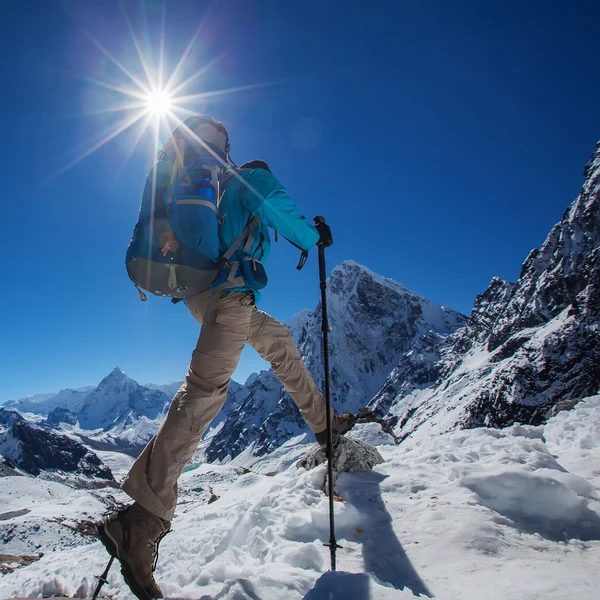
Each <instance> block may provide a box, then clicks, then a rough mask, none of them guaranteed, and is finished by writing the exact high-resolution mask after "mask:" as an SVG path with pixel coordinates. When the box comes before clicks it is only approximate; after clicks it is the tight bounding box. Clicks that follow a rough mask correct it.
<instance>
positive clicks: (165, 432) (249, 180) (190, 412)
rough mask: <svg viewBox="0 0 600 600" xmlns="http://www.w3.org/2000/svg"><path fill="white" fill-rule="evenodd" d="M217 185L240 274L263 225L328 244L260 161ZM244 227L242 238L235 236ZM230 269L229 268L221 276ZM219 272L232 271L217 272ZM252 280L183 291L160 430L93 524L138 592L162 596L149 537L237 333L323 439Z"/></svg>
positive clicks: (199, 124)
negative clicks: (182, 333)
mask: <svg viewBox="0 0 600 600" xmlns="http://www.w3.org/2000/svg"><path fill="white" fill-rule="evenodd" d="M195 119H196V121H194V122H193V132H194V134H195V135H197V136H199V137H200V139H201V140H202V145H203V146H207V147H208V148H209V149H210V150H211V151H212V152H211V154H216V155H218V156H219V158H220V159H221V160H222V161H225V162H227V161H228V160H229V136H228V132H227V130H226V129H225V127H224V126H223V124H222V123H219V122H215V121H214V120H212V119H211V118H210V117H195ZM188 121H189V120H186V122H185V123H188ZM190 127H192V125H190ZM186 159H187V158H186V157H183V158H182V159H181V160H186ZM171 185H173V178H171ZM223 187H224V193H223V196H222V200H221V202H220V204H219V209H218V212H219V215H220V226H219V229H218V236H219V245H220V249H219V252H220V254H221V255H222V256H224V255H227V254H228V251H229V253H230V254H231V256H228V260H232V259H233V258H235V254H236V253H237V255H238V257H241V258H240V260H239V262H240V263H241V265H243V266H244V267H246V268H248V269H251V271H250V273H254V272H258V273H260V269H261V268H262V264H263V263H264V261H265V260H266V259H267V258H268V255H269V250H270V237H269V232H268V228H271V229H273V230H274V231H276V232H279V233H280V234H281V235H282V236H283V237H284V238H286V239H288V240H289V241H290V242H292V243H293V244H295V245H297V246H298V247H300V248H301V249H303V250H304V251H308V250H309V249H310V248H312V247H313V246H314V245H315V244H318V245H323V246H329V245H331V243H332V237H331V231H330V229H329V227H328V226H327V225H326V224H325V223H324V222H322V223H317V225H316V227H313V226H312V225H311V224H310V223H308V222H307V221H306V219H305V218H304V217H302V216H301V215H300V213H299V212H298V210H297V208H296V206H295V205H294V203H293V202H292V201H291V200H290V198H289V196H288V195H287V192H286V190H285V188H284V187H283V185H282V184H281V183H280V182H279V181H278V180H277V179H276V178H275V177H274V176H273V174H272V173H271V170H270V169H269V167H268V165H267V164H266V163H265V162H262V161H251V162H249V163H246V164H244V165H242V167H241V169H240V170H239V171H238V170H235V171H234V170H229V171H225V172H224V185H223ZM167 193H171V192H167ZM188 204H189V203H188ZM253 218H255V220H254V221H253ZM250 223H253V231H250V230H249V224H250ZM244 232H246V234H245V238H244V239H241V240H240V236H241V235H242V234H243V233H244ZM156 235H157V236H158V237H159V238H160V239H159V241H158V242H157V244H158V246H159V247H160V254H161V255H162V256H163V257H167V256H169V254H171V253H175V252H178V251H179V243H178V241H177V239H176V235H175V233H174V232H173V231H172V230H170V228H169V225H168V224H167V225H166V226H165V221H162V225H161V227H157V231H156ZM251 235H252V237H253V239H251V238H250V236H251ZM242 245H243V249H242ZM232 248H233V250H231V249H232ZM157 260H162V259H161V258H160V257H159V258H158V259H157ZM244 263H247V264H244ZM228 264H232V263H231V262H230V263H228ZM163 272H164V269H163ZM233 272H234V271H233V267H232V270H231V275H233ZM221 279H223V277H221ZM227 280H230V281H233V280H236V278H235V277H227V278H226V282H227ZM256 280H257V281H258V283H257V284H254V281H252V277H250V276H248V277H247V278H246V280H245V282H242V283H241V284H240V285H235V286H233V287H223V284H222V283H219V281H220V279H219V277H217V278H216V280H215V283H214V284H213V287H211V288H210V289H207V290H204V291H201V292H199V293H196V294H194V295H192V296H190V297H187V298H186V299H185V304H186V306H187V308H188V309H189V311H190V313H191V314H192V316H193V317H194V318H195V319H196V320H197V321H198V323H200V325H201V329H200V336H199V338H198V343H197V345H196V349H195V350H194V351H193V353H192V359H191V363H190V366H189V370H188V373H187V376H186V378H185V382H184V383H183V385H182V386H181V388H180V389H179V390H178V391H177V393H176V394H175V396H174V398H173V400H172V402H171V406H170V408H169V411H168V414H167V416H166V419H165V421H164V422H163V424H162V426H161V428H160V430H159V431H158V433H157V434H156V435H155V436H154V437H153V438H152V440H150V442H149V443H148V445H147V446H146V448H145V449H144V451H143V452H142V453H141V454H140V456H139V457H138V458H137V460H136V461H135V463H134V464H133V466H132V467H131V470H130V471H129V473H128V475H127V476H126V478H125V480H124V482H123V484H122V488H123V490H124V491H125V492H127V494H129V496H131V498H133V500H134V501H135V502H134V503H133V504H132V505H130V506H129V507H128V508H126V509H124V510H122V511H119V512H117V513H114V514H111V515H108V516H106V517H104V519H103V520H102V521H100V522H99V523H98V524H97V527H98V532H99V536H100V539H101V541H102V543H103V544H104V546H105V547H106V549H107V550H108V552H109V553H110V554H111V555H112V556H115V557H116V558H118V559H119V561H120V562H121V570H122V573H123V576H124V578H125V581H126V582H127V584H128V585H129V587H130V588H131V590H132V592H133V593H134V594H135V595H136V596H137V597H138V598H140V599H142V600H146V599H149V598H161V597H162V593H161V590H160V588H159V586H158V585H157V583H156V582H155V580H154V577H153V571H154V567H155V565H156V559H157V558H158V543H159V541H160V540H161V539H162V537H163V536H164V535H165V534H166V533H168V532H169V530H170V521H171V520H172V519H173V515H174V513H175V508H176V505H177V480H178V479H179V476H180V475H181V473H182V471H183V468H184V467H185V466H186V464H187V463H188V461H189V460H190V458H191V457H192V455H193V454H194V451H195V450H196V448H197V446H198V443H199V442H200V440H201V438H202V435H203V434H204V432H205V431H206V429H207V428H208V426H209V424H210V422H211V421H212V420H213V419H214V418H215V417H216V416H217V414H218V413H219V411H220V410H221V408H222V407H223V404H224V403H225V400H226V396H227V387H228V384H229V380H230V379H231V376H232V374H233V372H234V370H235V368H236V366H237V363H238V360H239V358H240V354H241V352H242V349H243V347H244V344H245V343H246V342H247V343H249V344H250V345H251V346H252V347H254V348H255V350H257V351H258V353H259V354H260V355H261V356H262V357H263V358H264V359H265V360H267V361H268V362H269V363H270V364H271V368H272V369H273V371H274V372H275V374H276V375H277V377H278V378H279V379H280V381H281V382H282V384H283V385H284V387H285V389H286V390H287V392H288V393H289V395H290V396H291V397H292V399H293V400H294V402H295V403H296V404H297V406H298V408H299V409H300V412H301V413H302V416H303V417H304V419H305V420H306V422H307V424H308V425H309V427H310V428H311V430H312V431H313V433H314V434H315V437H316V439H317V442H318V443H319V444H320V445H321V446H322V447H324V446H325V444H326V438H327V435H326V411H325V401H324V399H323V396H322V395H321V392H320V391H319V389H318V388H317V386H316V385H315V383H314V381H313V380H312V378H311V376H310V374H309V372H308V370H307V368H306V366H305V365H304V362H303V360H302V358H301V356H300V353H299V352H298V349H297V348H296V345H295V344H294V342H293V340H292V338H291V335H290V333H289V331H288V329H287V328H286V327H285V326H284V325H283V324H281V323H280V322H279V321H277V320H276V319H274V318H273V317H271V316H270V315H268V314H267V313H265V312H263V311H260V310H259V309H258V308H257V307H256V302H257V300H258V299H259V297H260V296H259V293H258V290H257V289H256V288H260V287H262V285H261V283H260V277H256ZM243 281H244V280H243ZM146 289H148V288H146ZM351 420H352V417H351V415H347V414H346V415H334V416H333V418H332V434H333V436H334V437H336V438H337V437H338V436H339V435H341V433H343V432H345V431H346V430H347V429H348V428H349V427H350V426H351V424H352V423H351Z"/></svg>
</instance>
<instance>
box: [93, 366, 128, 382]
mask: <svg viewBox="0 0 600 600" xmlns="http://www.w3.org/2000/svg"><path fill="white" fill-rule="evenodd" d="M124 381H133V379H131V378H130V377H128V376H127V375H126V374H125V373H124V372H123V371H122V370H121V369H119V367H115V368H114V369H113V370H112V371H111V372H110V373H109V374H108V375H107V376H106V377H104V379H102V381H101V382H100V383H99V384H98V385H99V386H101V385H107V384H109V383H111V384H113V383H118V384H120V383H121V382H124ZM136 383H137V382H136Z"/></svg>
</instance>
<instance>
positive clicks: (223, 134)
mask: <svg viewBox="0 0 600 600" xmlns="http://www.w3.org/2000/svg"><path fill="white" fill-rule="evenodd" d="M175 132H179V133H181V134H182V135H183V137H185V138H187V139H191V140H195V139H196V138H200V139H201V140H202V141H203V142H204V143H205V144H207V145H208V147H209V148H210V149H211V150H212V151H213V152H216V153H217V154H218V155H219V156H220V157H221V158H222V159H223V160H225V161H226V160H227V158H228V156H229V148H230V144H229V132H228V131H227V128H226V127H225V125H223V123H221V121H215V120H214V119H213V118H212V117H209V116H208V115H194V116H193V117H189V118H187V119H186V120H185V121H184V122H183V123H182V124H181V125H179V126H178V127H177V129H176V130H175V131H174V132H173V133H174V134H175ZM196 141H197V140H196Z"/></svg>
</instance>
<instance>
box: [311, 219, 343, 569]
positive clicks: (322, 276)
mask: <svg viewBox="0 0 600 600" xmlns="http://www.w3.org/2000/svg"><path fill="white" fill-rule="evenodd" d="M315 224H316V225H317V229H318V230H319V232H321V230H322V229H324V228H326V230H327V232H328V239H326V240H323V235H322V234H321V240H320V241H319V246H318V247H319V281H320V286H321V315H322V327H321V330H322V332H323V367H324V369H325V423H326V427H327V478H328V490H327V492H328V493H327V495H328V496H329V543H328V544H325V546H328V547H329V554H330V557H331V570H332V571H335V566H336V564H335V558H336V557H335V553H336V550H337V549H338V548H341V546H338V544H337V541H336V539H335V520H334V505H333V444H332V435H331V388H330V383H329V339H328V337H327V336H328V334H329V321H328V318H327V271H326V270H325V247H326V246H330V245H331V244H332V242H333V240H332V238H331V231H330V230H329V227H327V225H326V224H325V219H324V218H323V217H315Z"/></svg>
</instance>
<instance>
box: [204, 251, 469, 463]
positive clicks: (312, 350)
mask: <svg viewBox="0 0 600 600" xmlns="http://www.w3.org/2000/svg"><path fill="white" fill-rule="evenodd" d="M328 312H329V323H330V326H331V328H332V331H331V334H330V336H329V340H330V342H329V343H330V365H331V382H332V403H333V406H334V407H335V408H336V409H337V410H338V411H350V412H356V411H357V410H358V408H360V407H362V406H365V405H366V404H367V403H368V402H369V400H370V399H371V398H372V397H373V396H374V395H375V394H376V393H377V391H378V390H379V389H380V387H381V386H382V384H383V383H384V382H385V380H386V378H387V377H388V375H389V373H390V371H391V370H392V368H393V367H394V365H396V364H397V362H398V360H399V358H400V356H401V355H402V354H403V353H405V352H408V351H410V350H411V349H412V350H414V349H418V348H420V347H421V346H422V345H424V344H427V341H426V340H427V339H429V338H431V337H433V338H435V339H436V340H437V341H439V340H441V339H443V337H445V336H447V335H448V334H449V333H451V332H453V331H455V330H456V329H457V328H458V327H460V326H461V325H462V324H463V323H464V322H465V321H466V317H464V315H461V314H459V313H457V312H455V311H452V310H450V309H447V308H445V307H443V306H440V305H438V304H435V303H433V302H431V301H429V300H427V299H425V298H422V297H420V296H418V295H417V294H415V293H414V292H411V291H410V290H407V289H406V288H405V287H403V286H402V285H400V284H399V283H397V282H395V281H392V280H390V279H385V278H383V277H381V276H379V275H376V274H375V273H373V272H372V271H370V270H369V269H367V268H366V267H364V266H362V265H359V264H357V263H355V262H354V261H350V260H349V261H345V262H343V263H342V264H341V265H339V266H338V267H336V268H335V269H334V270H333V272H332V273H331V276H330V278H329V281H328ZM286 324H287V325H288V327H289V329H290V332H291V334H292V337H293V338H294V340H295V341H296V343H297V345H298V349H299V350H300V354H301V355H302V357H303V359H304V361H305V363H306V365H307V367H308V370H309V372H310V373H311V375H312V377H313V378H314V380H315V382H316V383H317V385H318V386H319V388H320V389H324V382H323V354H322V333H321V304H320V302H319V304H318V305H317V307H316V309H315V310H314V311H306V310H305V311H303V312H302V313H300V314H298V315H296V316H294V317H292V319H291V320H290V321H289V323H286ZM249 388H250V390H249V395H248V396H247V398H246V400H245V402H244V403H243V404H242V405H241V406H240V407H239V410H237V411H235V412H234V413H230V414H229V416H228V418H227V421H226V422H225V424H224V426H223V428H222V429H221V430H220V431H219V432H218V433H217V435H215V436H214V438H213V440H212V442H211V444H210V445H209V447H208V449H207V451H206V457H207V458H208V459H209V460H224V459H226V458H227V457H228V456H236V455H237V454H238V453H239V452H241V451H242V450H244V449H245V448H246V447H248V446H250V445H251V444H252V445H253V449H254V452H255V453H257V454H261V453H264V452H267V451H271V450H273V449H274V448H277V447H278V446H280V445H281V444H282V443H284V442H285V441H286V440H288V439H290V438H291V437H293V436H295V435H298V434H299V433H303V432H307V431H308V430H307V428H306V425H305V423H304V420H303V419H302V417H301V416H300V413H299V412H298V410H297V408H296V405H295V404H294V403H293V402H292V400H291V399H290V398H289V396H287V394H286V393H285V391H284V390H283V388H282V386H281V384H280V383H279V381H278V380H277V378H276V377H275V376H274V375H273V373H272V372H264V373H261V375H260V376H259V377H258V378H256V379H254V380H253V381H252V382H251V384H250V386H249Z"/></svg>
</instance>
